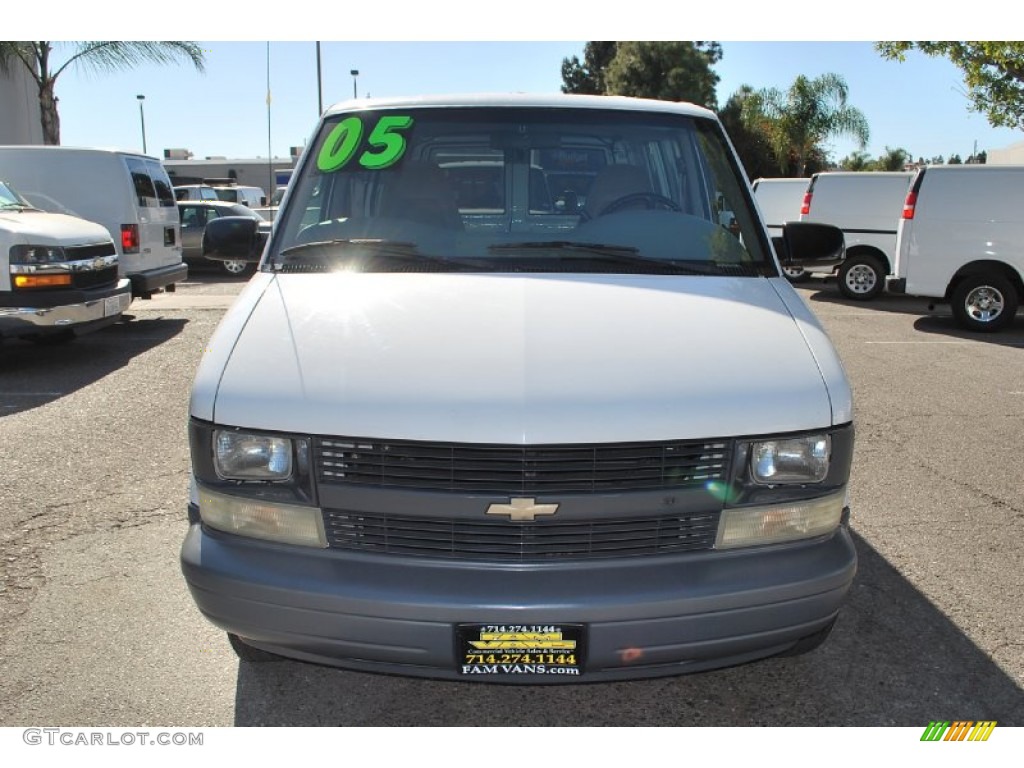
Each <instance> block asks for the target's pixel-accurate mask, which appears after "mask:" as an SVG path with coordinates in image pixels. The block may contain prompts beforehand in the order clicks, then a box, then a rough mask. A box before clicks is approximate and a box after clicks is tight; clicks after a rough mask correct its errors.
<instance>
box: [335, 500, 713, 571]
mask: <svg viewBox="0 0 1024 768" xmlns="http://www.w3.org/2000/svg"><path fill="white" fill-rule="evenodd" d="M324 525H325V528H326V530H327V541H328V544H329V546H331V547H335V548H339V549H349V550H357V551H363V552H374V553H383V554H391V555H406V556H413V557H435V558H447V559H458V560H476V559H480V560H492V561H502V562H524V561H532V562H536V561H539V560H573V559H594V558H605V557H642V556H645V555H663V554H671V553H678V552H693V551H699V550H707V549H711V548H712V547H713V546H714V543H715V533H716V531H717V528H718V513H717V512H712V513H704V514H694V515H674V516H671V517H638V518H621V519H615V520H591V521H574V522H553V521H547V520H545V521H542V522H536V523H526V524H522V523H509V522H491V521H475V520H462V519H459V520H453V519H440V518H423V517H412V516H403V515H364V514H359V513H355V512H347V511H344V510H335V509H326V510H324Z"/></svg>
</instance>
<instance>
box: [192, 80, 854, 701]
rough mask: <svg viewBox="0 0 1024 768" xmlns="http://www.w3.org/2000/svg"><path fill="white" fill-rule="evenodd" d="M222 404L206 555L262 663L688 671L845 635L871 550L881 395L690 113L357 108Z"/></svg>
mask: <svg viewBox="0 0 1024 768" xmlns="http://www.w3.org/2000/svg"><path fill="white" fill-rule="evenodd" d="M726 213H727V214H728V215H727V216H726V215H724V214H726ZM723 222H725V223H723ZM206 240H207V242H206V246H207V248H206V253H207V255H208V256H212V257H214V258H236V257H237V256H238V255H239V253H240V252H245V251H247V249H251V248H253V247H254V244H258V243H259V242H260V240H259V228H258V225H257V223H256V222H253V221H251V220H246V219H243V218H225V219H220V220H217V221H214V222H211V223H210V225H209V226H208V227H207V231H206ZM776 246H777V248H778V249H779V251H781V253H782V254H783V256H782V258H783V260H784V262H785V263H787V264H799V263H808V262H809V261H811V260H813V259H814V258H818V259H820V260H821V261H822V262H826V263H836V262H838V261H839V260H840V259H841V258H842V250H843V248H842V237H841V233H840V232H839V231H838V230H837V229H836V228H834V227H830V226H824V225H820V224H817V225H815V224H800V223H795V224H789V225H787V226H786V228H785V230H784V233H783V237H782V238H781V239H780V240H778V241H777V242H776ZM253 258H257V259H258V258H259V257H258V256H256V257H253ZM798 259H799V261H798ZM190 414H191V418H190V421H189V435H190V443H191V453H192V484H191V491H190V499H189V506H188V509H189V521H190V525H189V528H188V533H187V535H186V537H185V541H184V544H183V547H182V550H181V564H182V569H183V573H184V576H185V579H186V581H187V583H188V585H189V587H190V589H191V592H192V596H193V598H194V599H195V602H196V604H197V606H198V607H199V610H200V611H201V612H202V613H203V614H204V615H205V616H206V617H207V618H208V619H209V620H210V621H212V622H213V623H214V624H216V625H217V626H219V627H220V628H222V629H224V630H226V632H227V633H228V635H229V638H230V640H231V643H232V645H233V647H234V648H235V650H236V651H237V652H238V654H239V656H241V657H242V658H243V659H249V660H255V659H261V658H264V659H265V658H273V657H276V656H287V657H291V658H295V659H301V660H306V661H312V662H319V663H324V664H331V665H337V666H342V667H348V668H352V669H358V670H366V671H383V672H391V673H400V674H407V675H418V676H428V677H440V678H451V679H464V680H488V681H499V682H513V683H516V682H518V683H557V682H571V681H586V680H615V679H626V678H639V677H652V676H657V675H670V674H678V673H682V672H689V671H695V670H701V669H707V668H711V667H717V666H723V665H729V664H737V663H741V662H746V661H750V660H753V659H757V658H761V657H766V656H772V655H777V654H789V653H801V652H804V651H807V650H809V649H811V648H813V647H814V646H816V645H817V644H819V643H820V642H822V641H823V640H824V638H825V637H826V636H827V635H828V633H829V631H830V630H831V628H832V625H833V622H834V621H835V620H836V616H837V614H838V612H839V610H840V605H841V604H842V602H843V598H844V596H845V594H846V592H847V590H848V588H849V587H850V584H851V581H852V579H853V577H854V572H855V569H856V555H855V550H854V546H853V542H852V540H851V535H850V532H849V529H848V518H849V506H848V501H847V483H848V479H849V474H850V463H851V457H852V455H853V425H852V419H853V406H852V401H851V392H850V387H849V384H848V383H847V379H846V377H845V375H844V372H843V368H842V366H841V364H840V361H839V359H838V357H837V355H836V352H835V350H834V349H833V347H832V345H831V343H830V342H829V339H828V337H827V336H826V334H825V332H824V331H823V330H822V327H821V326H820V325H819V323H818V321H817V320H816V318H815V316H814V315H813V314H812V313H811V311H810V310H809V309H808V307H807V305H806V304H805V303H804V302H803V301H802V300H801V299H800V297H799V296H798V294H797V293H796V292H795V290H794V289H793V287H792V286H791V285H790V284H789V282H788V281H787V280H786V279H785V277H783V275H782V273H781V269H780V263H779V260H778V259H777V258H776V256H775V252H774V251H773V249H772V244H771V242H770V241H769V238H768V236H767V233H766V230H765V227H764V224H763V222H762V221H761V219H760V218H759V216H758V214H757V209H756V207H755V205H754V202H753V198H752V196H751V192H750V187H749V184H748V182H747V180H746V178H745V177H744V175H743V172H742V170H741V167H740V165H739V163H738V161H737V158H736V156H735V154H734V153H733V150H732V148H731V145H730V143H729V141H728V139H727V138H726V135H725V133H724V132H723V130H722V127H721V125H720V124H719V122H718V120H717V119H716V117H715V115H714V113H712V112H710V111H708V110H705V109H703V108H700V107H695V106H692V105H688V104H674V103H668V102H663V101H647V100H635V99H627V98H618V97H614V98H613V97H579V96H564V95H559V96H542V97H529V96H523V95H518V96H500V97H496V96H478V97H452V98H417V99H410V100H399V99H394V100H384V99H379V100H371V101H358V102H355V101H353V102H349V103H343V104H340V105H338V106H336V107H334V108H333V109H330V110H328V111H327V112H326V113H325V114H324V116H323V117H322V119H321V122H320V125H319V127H318V128H317V131H316V133H315V136H314V139H313V142H312V144H311V146H310V150H309V151H308V152H306V153H305V154H304V156H303V158H302V161H301V163H300V165H299V167H298V169H297V170H296V173H295V176H294V177H293V179H292V182H291V187H290V191H289V194H288V196H287V198H286V201H285V204H284V207H283V208H282V209H281V212H280V215H279V217H278V220H277V222H276V223H275V228H274V230H273V233H272V234H271V235H270V238H269V240H267V241H266V246H265V249H264V250H263V256H262V261H261V262H260V271H259V272H258V273H257V274H256V275H255V276H254V277H253V278H252V281H251V282H250V283H249V284H248V285H247V286H246V288H245V289H244V291H243V292H242V294H241V295H240V296H239V297H238V299H237V301H236V303H235V304H234V305H233V307H232V308H231V309H230V310H229V311H228V313H227V314H226V316H225V317H224V319H223V321H222V322H221V324H220V326H219V328H218V329H217V331H216V332H215V334H214V335H213V337H212V339H211V341H210V344H209V349H208V351H207V352H206V353H205V357H204V359H203V360H202V363H201V364H200V366H199V370H198V372H197V374H196V378H195V383H194V388H193V392H192V399H191V405H190Z"/></svg>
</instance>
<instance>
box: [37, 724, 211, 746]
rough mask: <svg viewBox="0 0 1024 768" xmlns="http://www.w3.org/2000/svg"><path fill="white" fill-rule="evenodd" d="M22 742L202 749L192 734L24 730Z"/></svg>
mask: <svg viewBox="0 0 1024 768" xmlns="http://www.w3.org/2000/svg"><path fill="white" fill-rule="evenodd" d="M21 738H22V741H24V742H25V743H26V744H28V745H29V746H48V747H57V746H62V747H132V746H143V747H149V746H157V747H201V746H203V734H201V733H195V732H192V731H126V730H120V729H117V730H115V729H105V730H104V729H97V730H87V729H79V728H26V729H25V730H24V731H22V734H21Z"/></svg>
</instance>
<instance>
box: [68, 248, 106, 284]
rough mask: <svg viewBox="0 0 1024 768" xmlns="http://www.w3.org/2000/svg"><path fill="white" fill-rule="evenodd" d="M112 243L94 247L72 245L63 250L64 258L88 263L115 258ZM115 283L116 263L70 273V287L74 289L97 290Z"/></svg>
mask: <svg viewBox="0 0 1024 768" xmlns="http://www.w3.org/2000/svg"><path fill="white" fill-rule="evenodd" d="M116 255H117V251H116V250H115V249H114V244H113V243H112V242H106V243H98V244H96V245H72V246H68V247H67V248H65V249H64V257H65V258H66V259H67V260H68V261H89V260H91V259H100V258H104V257H106V256H116ZM115 282H117V263H116V262H115V263H114V264H113V265H111V266H109V267H105V268H103V269H96V270H92V269H82V270H76V271H74V272H72V273H71V285H72V287H74V288H97V287H99V286H102V285H113V284H114V283H115Z"/></svg>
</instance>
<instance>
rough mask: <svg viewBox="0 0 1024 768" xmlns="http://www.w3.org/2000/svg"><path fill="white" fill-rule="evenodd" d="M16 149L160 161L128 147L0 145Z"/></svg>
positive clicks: (1, 147) (3, 148)
mask: <svg viewBox="0 0 1024 768" xmlns="http://www.w3.org/2000/svg"><path fill="white" fill-rule="evenodd" d="M8 149H16V150H18V151H20V152H66V153H69V154H71V153H76V152H77V153H83V154H98V155H123V156H125V157H144V158H146V159H147V160H156V161H157V162H158V163H159V162H161V160H160V158H159V157H154V156H153V155H146V154H143V153H142V152H134V151H132V150H130V149H114V148H112V147H64V146H60V147H57V146H53V145H52V144H5V145H0V150H8Z"/></svg>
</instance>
